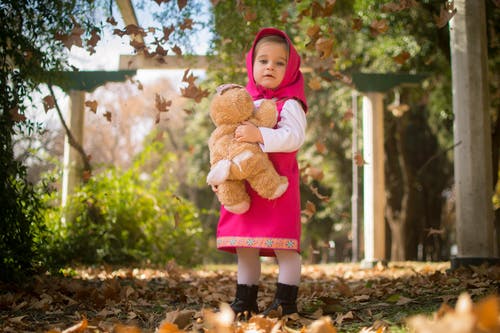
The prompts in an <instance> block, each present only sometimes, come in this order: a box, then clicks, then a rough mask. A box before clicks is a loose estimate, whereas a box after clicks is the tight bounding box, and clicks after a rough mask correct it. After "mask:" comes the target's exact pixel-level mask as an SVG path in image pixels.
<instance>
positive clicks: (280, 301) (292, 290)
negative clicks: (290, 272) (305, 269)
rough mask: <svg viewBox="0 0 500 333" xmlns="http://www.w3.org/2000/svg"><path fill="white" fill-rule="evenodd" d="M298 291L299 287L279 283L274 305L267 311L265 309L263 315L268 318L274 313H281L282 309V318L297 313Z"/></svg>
mask: <svg viewBox="0 0 500 333" xmlns="http://www.w3.org/2000/svg"><path fill="white" fill-rule="evenodd" d="M298 291H299V287H298V286H291V285H288V284H284V283H278V284H277V285H276V295H275V296H274V301H273V303H272V304H271V305H270V306H269V307H268V308H267V309H265V310H264V312H262V314H263V315H264V316H267V315H269V314H270V313H271V312H273V311H279V308H280V307H281V315H282V316H284V315H289V314H292V313H297V312H298V311H297V294H298Z"/></svg>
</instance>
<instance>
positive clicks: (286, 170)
mask: <svg viewBox="0 0 500 333" xmlns="http://www.w3.org/2000/svg"><path fill="white" fill-rule="evenodd" d="M282 106H283V103H278V109H279V112H281V107H282ZM268 156H269V159H270V160H271V161H272V162H273V164H274V167H275V168H276V170H277V171H278V173H279V174H280V175H283V176H286V177H287V178H288V189H287V190H286V192H285V193H284V194H283V195H282V196H281V197H279V198H277V199H275V200H268V199H264V198H262V197H260V196H259V195H258V194H257V193H256V192H255V191H253V190H252V189H251V188H250V187H249V186H247V190H248V193H249V194H250V198H251V204H250V209H249V210H248V211H247V212H246V213H245V214H239V215H238V214H233V213H230V212H228V211H227V210H225V209H224V206H222V207H221V210H220V219H219V224H218V227H217V248H218V249H219V250H223V251H228V252H232V253H235V252H236V248H238V247H251V248H259V249H260V255H261V256H275V254H274V250H276V249H278V250H295V251H297V252H300V234H301V224H300V188H299V167H298V163H297V152H296V151H295V152H289V153H268Z"/></svg>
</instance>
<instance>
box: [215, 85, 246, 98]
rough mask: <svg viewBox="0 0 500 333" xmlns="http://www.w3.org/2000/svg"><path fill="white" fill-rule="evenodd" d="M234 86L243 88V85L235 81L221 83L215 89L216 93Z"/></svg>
mask: <svg viewBox="0 0 500 333" xmlns="http://www.w3.org/2000/svg"><path fill="white" fill-rule="evenodd" d="M234 88H244V87H243V86H241V85H239V84H236V83H226V84H221V85H220V86H218V87H217V89H216V91H217V95H222V94H223V93H224V92H225V91H226V90H229V89H234Z"/></svg>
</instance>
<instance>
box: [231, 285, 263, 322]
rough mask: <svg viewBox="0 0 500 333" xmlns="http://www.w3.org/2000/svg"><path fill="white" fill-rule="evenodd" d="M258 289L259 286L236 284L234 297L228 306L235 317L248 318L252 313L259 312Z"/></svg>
mask: <svg viewBox="0 0 500 333" xmlns="http://www.w3.org/2000/svg"><path fill="white" fill-rule="evenodd" d="M258 291H259V286H256V285H252V286H249V285H246V284H238V285H236V298H235V299H234V301H233V302H232V303H231V304H230V306H231V309H233V311H234V313H235V314H236V316H237V317H238V316H239V317H241V318H243V319H248V318H250V317H251V316H252V313H253V314H256V313H259V306H258V305H257V293H258Z"/></svg>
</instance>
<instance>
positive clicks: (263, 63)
mask: <svg viewBox="0 0 500 333" xmlns="http://www.w3.org/2000/svg"><path fill="white" fill-rule="evenodd" d="M259 62H260V63H261V64H262V65H265V64H267V60H259Z"/></svg>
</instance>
